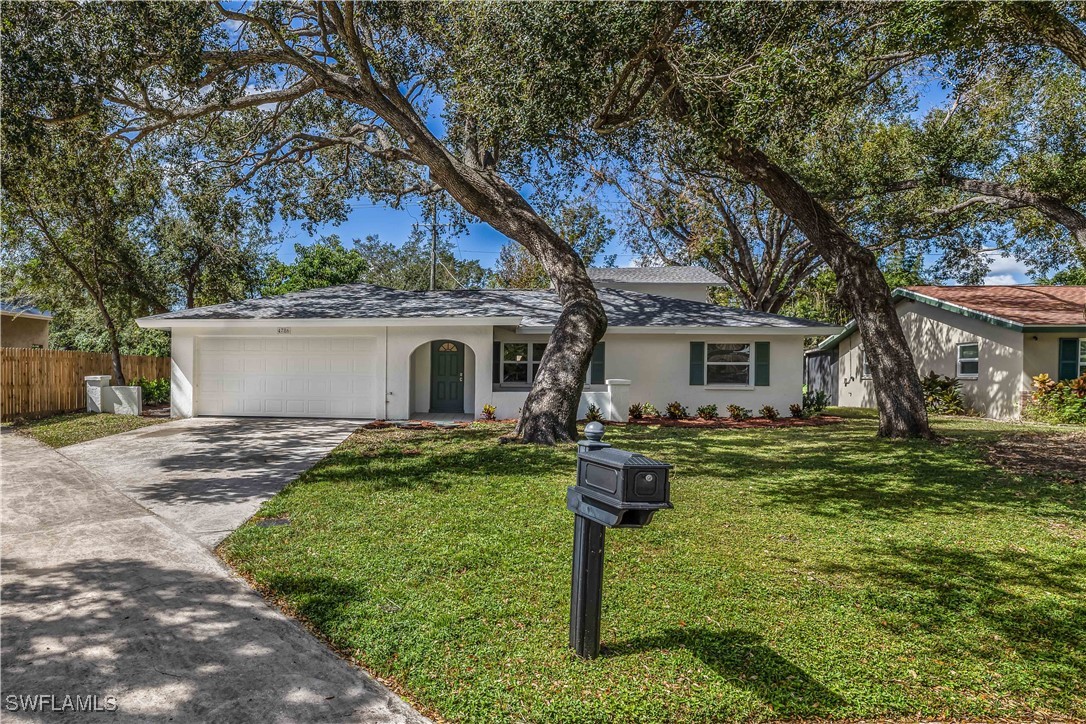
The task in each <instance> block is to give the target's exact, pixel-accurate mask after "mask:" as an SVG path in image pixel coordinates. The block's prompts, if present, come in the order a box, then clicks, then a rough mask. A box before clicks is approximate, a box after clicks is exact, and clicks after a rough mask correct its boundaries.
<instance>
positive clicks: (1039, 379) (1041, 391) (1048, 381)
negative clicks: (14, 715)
mask: <svg viewBox="0 0 1086 724" xmlns="http://www.w3.org/2000/svg"><path fill="white" fill-rule="evenodd" d="M1058 384H1059V383H1058V382H1056V380H1054V379H1052V378H1051V377H1049V376H1048V375H1047V374H1045V373H1041V374H1039V375H1037V376H1036V377H1034V378H1033V399H1035V400H1036V399H1037V398H1039V397H1044V396H1045V395H1047V394H1048V393H1050V392H1053V391H1054V390H1055V389H1056V387H1057V385H1058Z"/></svg>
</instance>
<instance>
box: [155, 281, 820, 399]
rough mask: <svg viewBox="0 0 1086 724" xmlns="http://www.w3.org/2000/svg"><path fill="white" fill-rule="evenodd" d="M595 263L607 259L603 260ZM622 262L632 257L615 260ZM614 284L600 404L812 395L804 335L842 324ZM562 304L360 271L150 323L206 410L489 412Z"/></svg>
mask: <svg viewBox="0 0 1086 724" xmlns="http://www.w3.org/2000/svg"><path fill="white" fill-rule="evenodd" d="M593 271H595V270H593ZM613 271H614V273H615V274H620V273H621V271H622V270H613ZM659 271H660V274H659V275H658V277H659V279H660V280H661V281H660V282H659V283H660V284H661V285H665V288H666V289H667V290H668V291H671V290H679V292H678V293H681V294H683V295H685V296H690V294H691V289H692V288H693V287H697V286H699V285H700V287H701V298H702V299H704V298H705V296H704V295H705V290H706V288H707V286H708V285H711V284H713V283H719V280H718V279H716V278H715V277H712V275H710V274H708V272H705V271H704V270H700V269H687V268H684V267H678V268H675V267H671V268H664V269H660V270H659ZM630 272H635V273H636V276H635V275H634V274H631V275H630V280H629V283H627V284H625V285H624V286H625V287H626V288H623V289H601V290H600V291H599V295H600V299H601V301H602V303H603V305H604V307H605V309H606V312H607V318H608V322H609V326H608V330H607V334H606V335H605V336H604V338H603V341H601V342H600V343H599V345H597V347H596V349H595V351H594V353H593V356H592V363H591V365H590V368H589V371H588V375H587V378H586V380H585V387H584V393H583V394H582V399H581V414H583V413H584V411H585V410H586V409H587V406H588V405H589V404H594V405H596V406H597V407H599V408H600V410H601V411H603V413H604V414H605V415H606V416H607V417H608V418H610V419H623V420H624V419H625V418H626V411H627V407H628V406H629V404H630V402H633V401H639V402H652V403H653V404H655V405H656V406H657V407H659V408H661V409H662V408H663V406H664V405H666V404H667V403H668V402H671V401H673V400H677V401H679V402H681V403H682V404H684V405H686V406H687V407H689V408H690V409H691V410H693V409H694V408H696V407H697V406H699V405H704V404H709V403H713V404H716V405H718V406H720V407H721V409H723V407H724V406H726V405H728V404H733V403H734V404H739V405H742V406H744V407H747V408H750V409H757V408H759V407H761V406H762V405H773V406H775V407H777V408H778V409H780V410H786V409H787V407H788V405H789V404H791V403H794V402H797V401H799V399H800V398H801V385H802V358H803V341H804V338H805V337H811V336H820V335H827V334H833V333H835V332H837V331H839V330H840V328H832V327H826V326H825V325H822V324H820V323H817V322H811V321H808V320H802V319H794V318H790V317H782V316H779V315H773V314H766V313H761V312H751V311H746V310H740V309H734V308H729V307H721V306H717V305H712V304H707V303H704V302H701V301H693V300H692V299H690V298H681V297H679V296H664V295H660V294H651V293H646V292H645V291H641V290H644V289H651V288H653V287H652V285H653V284H654V283H655V282H654V281H653V280H652V279H651V278H647V277H651V274H647V270H645V269H637V270H630ZM560 312H561V307H560V305H559V304H558V301H557V298H556V296H555V294H554V293H553V292H550V291H545V290H457V291H432V292H430V291H423V292H414V291H400V290H394V289H388V288H385V287H378V286H373V285H370V284H349V285H345V286H338V287H328V288H324V289H314V290H310V291H306V292H299V293H295V294H287V295H283V296H280V297H272V298H268V299H252V300H245V301H240V302H231V303H228V304H220V305H216V306H211V307H201V308H197V309H189V310H185V311H181V312H173V313H168V314H161V315H157V316H154V317H146V318H143V319H141V320H139V324H140V326H142V327H147V328H155V329H168V330H170V332H171V336H172V359H173V375H172V404H173V414H174V416H177V417H191V416H194V415H226V416H242V415H251V416H268V417H343V418H361V419H390V420H400V419H408V418H411V417H412V416H416V415H419V414H427V413H453V414H465V415H472V416H478V415H479V413H480V411H481V410H482V408H483V405H486V404H492V405H494V406H495V407H496V408H497V415H498V416H499V417H503V418H508V417H515V416H516V415H517V414H518V412H519V410H520V408H521V406H522V405H523V403H524V399H525V397H526V396H527V394H528V391H529V389H530V388H531V384H532V380H533V379H534V376H535V374H536V372H537V370H538V369H539V363H540V360H541V359H542V357H543V352H544V350H545V349H546V346H547V341H548V338H549V336H550V333H551V330H552V328H553V326H554V324H555V322H556V321H557V319H558V315H559V313H560Z"/></svg>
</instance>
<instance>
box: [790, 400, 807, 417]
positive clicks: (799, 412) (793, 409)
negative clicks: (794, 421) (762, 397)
mask: <svg viewBox="0 0 1086 724" xmlns="http://www.w3.org/2000/svg"><path fill="white" fill-rule="evenodd" d="M788 414H789V415H791V416H792V417H798V418H800V419H803V418H804V417H806V416H807V413H806V412H804V411H803V405H801V404H799V403H798V402H793V403H792V404H791V405H789V406H788Z"/></svg>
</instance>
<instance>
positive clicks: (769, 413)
mask: <svg viewBox="0 0 1086 724" xmlns="http://www.w3.org/2000/svg"><path fill="white" fill-rule="evenodd" d="M758 414H759V415H761V416H762V417H764V418H765V419H767V420H776V419H777V418H779V417H780V416H781V413H779V412H777V408H776V407H773V405H762V409H760V410H758Z"/></svg>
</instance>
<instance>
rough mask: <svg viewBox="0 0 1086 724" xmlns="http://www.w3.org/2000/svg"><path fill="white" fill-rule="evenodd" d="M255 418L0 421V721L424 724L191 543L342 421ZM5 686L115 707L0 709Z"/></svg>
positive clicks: (227, 522)
mask: <svg viewBox="0 0 1086 724" xmlns="http://www.w3.org/2000/svg"><path fill="white" fill-rule="evenodd" d="M256 422H257V424H256V425H254V427H253V428H252V429H250V430H247V429H246V428H247V424H246V422H245V421H241V422H238V421H208V420H197V421H192V422H189V421H183V422H176V423H167V424H164V425H162V426H158V427H154V428H151V429H150V430H148V429H146V428H145V429H143V430H138V431H133V432H132V433H126V434H124V435H118V436H115V437H112V438H108V439H104V440H99V441H95V442H93V443H84V444H81V445H78V446H73V447H72V448H68V449H65V450H62V451H59V452H58V451H54V450H51V449H49V448H47V447H45V446H43V445H40V444H39V443H37V442H35V441H33V440H31V439H29V438H26V437H23V436H21V435H17V434H11V433H10V432H9V431H4V434H3V436H2V438H0V441H2V450H0V464H2V469H0V479H2V495H3V506H2V507H0V525H2V527H3V533H4V534H3V539H2V541H0V554H2V557H3V561H2V562H3V566H2V571H0V575H2V580H0V584H2V597H3V619H2V652H0V654H2V668H3V671H2V678H0V686H2V691H0V694H2V696H0V707H3V709H4V711H3V718H4V720H5V721H39V720H47V721H53V720H65V721H98V720H102V721H113V722H118V721H119V722H136V721H139V722H157V721H163V722H165V721H171V722H261V723H262V724H263V723H266V722H346V721H360V722H423V721H426V720H425V719H424V718H423V717H422V716H421V715H419V714H418V713H417V712H415V711H414V710H413V709H411V708H410V707H409V706H408V705H407V704H405V703H404V702H403V701H402V700H401V699H400V698H399V697H397V696H396V695H395V694H393V693H392V692H391V691H389V690H388V689H387V688H385V687H384V686H383V685H382V684H380V683H379V682H377V681H375V680H374V679H373V678H372V677H370V676H369V675H367V674H366V673H365V672H364V671H362V670H361V669H359V668H357V667H355V666H352V665H351V664H349V663H347V662H346V661H344V660H342V659H340V658H339V657H337V656H336V655H335V654H334V653H332V652H331V651H330V650H329V649H328V648H327V647H326V646H325V645H324V644H322V643H321V642H319V641H318V640H316V639H315V638H313V637H312V636H311V635H310V634H309V633H307V632H306V631H305V630H304V629H303V628H302V627H301V626H300V625H299V624H298V623H296V622H295V621H293V620H291V619H289V618H287V617H286V616H284V615H283V614H281V613H280V612H279V611H277V610H275V609H273V608H271V607H270V606H268V605H267V604H266V603H265V602H264V600H263V599H262V598H261V597H260V596H259V595H258V594H257V593H256V592H254V591H253V590H252V589H250V588H249V586H248V585H247V584H246V583H245V582H244V581H243V580H241V579H240V578H238V577H237V576H236V575H234V574H233V573H232V572H231V571H229V570H228V569H227V568H226V567H225V566H224V565H222V564H221V563H220V562H219V560H218V559H217V558H216V557H215V556H214V554H213V553H212V552H211V550H210V549H209V547H208V546H209V545H211V544H212V543H214V542H216V541H217V540H218V539H219V538H221V537H222V535H224V534H225V532H226V531H227V530H228V529H229V528H230V527H233V526H236V525H237V524H238V523H240V522H241V521H243V520H244V519H245V518H246V517H247V516H248V515H249V514H250V513H251V512H252V511H253V510H255V508H256V506H257V505H259V503H260V501H261V500H263V499H265V498H266V497H268V496H270V495H271V494H273V493H274V492H275V490H277V489H278V488H279V487H281V486H282V485H284V484H286V483H287V482H289V480H290V479H291V478H292V477H294V476H295V475H297V473H298V472H300V471H301V470H304V469H305V468H306V467H308V466H309V465H311V464H312V463H313V462H314V461H315V460H316V459H319V457H320V456H321V455H323V454H324V453H325V452H327V450H328V449H330V448H331V447H332V446H334V445H335V444H336V443H338V442H339V440H341V439H342V438H343V437H345V436H346V435H347V434H348V433H349V432H350V430H351V429H353V427H354V423H342V422H340V423H338V426H337V425H336V424H333V423H327V422H326V423H324V425H323V426H313V427H309V428H307V427H306V426H305V425H302V426H301V429H300V430H299V431H298V434H297V435H294V434H291V432H290V430H289V429H288V428H289V427H290V425H288V424H287V421H256ZM291 422H294V421H291ZM261 423H262V424H261ZM178 429H180V432H177V433H175V434H172V435H171V434H164V435H161V436H159V437H157V438H155V437H147V435H148V434H149V433H154V432H164V433H174V431H176V430H178ZM307 434H308V435H309V437H308V438H306V435H307ZM299 438H301V439H299ZM155 440H158V441H159V442H154V441H155ZM318 440H319V442H318ZM166 441H169V442H166ZM262 449H263V452H261V450H262ZM69 453H74V454H72V455H69ZM187 453H192V454H193V455H194V459H193V460H191V461H189V462H188V463H185V461H184V459H183V458H184V456H185V455H186V454H187ZM75 459H78V460H80V461H86V462H87V463H88V464H89V465H90V466H91V467H93V468H94V469H95V471H96V472H91V471H90V470H88V469H87V468H86V467H84V466H83V465H81V464H78V463H76V462H75V461H74V460H75ZM265 468H266V469H265ZM216 471H218V473H219V475H217V472H216ZM111 473H112V474H115V475H116V478H115V479H113V478H111V477H110V475H111ZM232 484H233V485H234V486H236V487H232ZM43 696H44V697H45V698H43ZM50 696H51V697H52V698H51V699H49V698H48V697H50ZM66 696H68V697H72V698H71V699H70V700H67V701H66V700H65V697H66ZM77 696H78V697H81V699H80V700H78V701H77V700H76V699H75V697H77ZM11 697H24V701H28V699H27V698H29V700H33V699H35V697H36V701H37V706H38V707H41V706H42V705H44V706H45V708H47V709H53V708H59V709H63V708H64V707H65V706H66V705H68V704H71V705H72V706H76V705H80V702H82V705H83V706H86V705H87V704H88V703H89V702H93V703H96V704H97V706H98V707H99V708H102V709H108V708H112V707H115V711H102V712H97V713H95V712H86V711H84V712H82V713H75V712H73V711H71V710H68V711H55V712H51V711H47V712H45V713H41V712H27V711H23V712H14V711H11V708H12V702H13V700H12V699H11ZM90 697H97V698H96V699H91V698H90ZM15 701H17V699H16V700H15Z"/></svg>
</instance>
